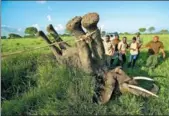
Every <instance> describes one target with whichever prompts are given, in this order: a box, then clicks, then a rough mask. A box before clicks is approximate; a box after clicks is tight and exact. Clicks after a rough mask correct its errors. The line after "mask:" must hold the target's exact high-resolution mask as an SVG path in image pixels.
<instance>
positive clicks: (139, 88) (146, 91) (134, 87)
mask: <svg viewBox="0 0 169 116" xmlns="http://www.w3.org/2000/svg"><path fill="white" fill-rule="evenodd" d="M128 87H130V88H133V89H137V90H140V91H142V92H145V93H147V94H149V95H152V96H155V97H158V96H157V95H156V94H154V93H152V92H150V91H148V90H146V89H144V88H141V87H138V86H135V85H129V84H128Z"/></svg>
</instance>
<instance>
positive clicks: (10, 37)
mask: <svg viewBox="0 0 169 116" xmlns="http://www.w3.org/2000/svg"><path fill="white" fill-rule="evenodd" d="M8 36H9V37H8V39H15V38H22V36H20V35H18V34H15V33H10V34H9V35H8Z"/></svg>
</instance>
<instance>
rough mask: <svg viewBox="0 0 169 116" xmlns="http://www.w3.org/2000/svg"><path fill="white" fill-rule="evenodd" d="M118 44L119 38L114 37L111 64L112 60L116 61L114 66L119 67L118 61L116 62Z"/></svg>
mask: <svg viewBox="0 0 169 116" xmlns="http://www.w3.org/2000/svg"><path fill="white" fill-rule="evenodd" d="M119 42H120V39H119V36H118V35H115V38H114V39H113V40H112V44H113V48H114V54H113V57H112V60H111V63H112V64H113V62H114V60H117V62H116V64H115V66H118V65H119V60H118V56H119V52H118V44H119Z"/></svg>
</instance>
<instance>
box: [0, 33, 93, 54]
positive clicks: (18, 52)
mask: <svg viewBox="0 0 169 116" xmlns="http://www.w3.org/2000/svg"><path fill="white" fill-rule="evenodd" d="M95 32H96V30H95V31H93V32H91V33H88V34H86V35H84V36H83V37H82V38H81V39H78V40H76V42H78V41H83V40H85V39H84V38H88V37H90V36H91V35H93V33H95ZM69 41H72V40H67V41H60V42H54V43H52V44H48V45H45V46H42V47H35V48H33V49H29V50H21V51H16V52H12V53H5V54H2V55H1V57H7V56H11V55H15V54H21V53H25V52H30V51H33V50H37V49H41V48H45V47H49V46H52V45H56V44H59V43H64V42H69Z"/></svg>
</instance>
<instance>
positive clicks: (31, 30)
mask: <svg viewBox="0 0 169 116" xmlns="http://www.w3.org/2000/svg"><path fill="white" fill-rule="evenodd" d="M138 31H139V32H140V33H145V32H146V31H147V32H149V34H152V33H153V32H154V31H155V27H149V28H147V29H146V28H139V29H138ZM37 32H38V29H37V28H36V27H27V28H26V29H25V31H24V33H25V35H24V36H23V37H22V36H21V35H19V34H16V33H10V34H8V37H7V36H1V39H15V38H35V37H36V33H37ZM137 33H138V32H137ZM157 33H158V34H167V33H169V31H168V30H167V29H162V30H161V31H159V32H157ZM105 34H106V31H101V35H102V36H104V35H105ZM119 34H124V35H129V34H130V33H129V32H124V33H119ZM69 35H70V34H69V32H68V31H65V33H64V34H63V35H62V36H69Z"/></svg>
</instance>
